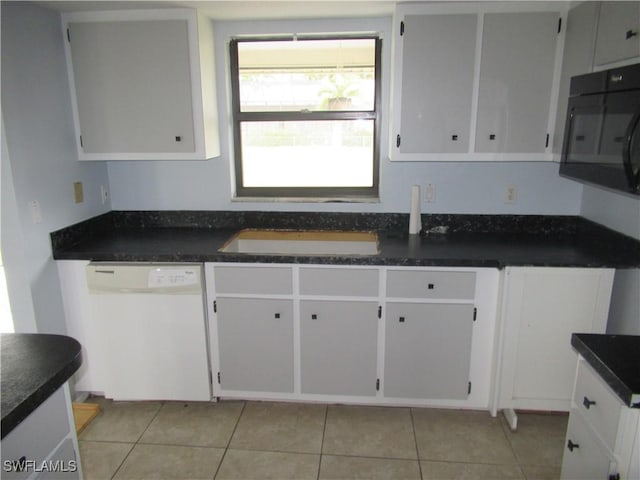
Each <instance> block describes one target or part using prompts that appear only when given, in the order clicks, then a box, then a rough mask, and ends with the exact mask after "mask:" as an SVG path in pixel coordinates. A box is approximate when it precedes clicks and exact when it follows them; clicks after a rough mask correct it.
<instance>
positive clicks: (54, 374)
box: [0, 333, 82, 438]
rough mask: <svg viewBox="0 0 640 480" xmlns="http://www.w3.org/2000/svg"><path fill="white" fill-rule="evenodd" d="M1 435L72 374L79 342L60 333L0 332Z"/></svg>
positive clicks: (79, 360) (78, 355) (77, 364)
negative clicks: (0, 363) (0, 333)
mask: <svg viewBox="0 0 640 480" xmlns="http://www.w3.org/2000/svg"><path fill="white" fill-rule="evenodd" d="M0 348H1V359H0V360H1V362H2V366H1V367H0V368H1V372H0V373H1V380H0V382H1V388H2V438H4V437H5V436H6V435H7V434H8V433H9V432H11V431H12V430H13V429H14V428H15V427H17V426H18V425H19V424H20V422H22V421H23V420H24V419H25V418H27V417H28V416H29V415H30V414H31V413H32V412H33V411H34V410H35V409H36V408H38V407H39V406H40V405H41V404H42V403H43V402H44V401H45V400H46V399H47V398H49V397H50V396H51V395H52V394H53V393H54V392H55V391H56V390H57V389H58V388H60V387H61V386H62V385H63V384H64V383H65V382H66V381H67V380H68V379H69V377H71V375H73V374H74V373H75V371H76V370H77V369H78V368H79V367H80V364H81V363H82V354H81V348H80V344H79V343H78V342H77V341H76V340H74V339H73V338H71V337H66V336H64V335H46V334H39V333H3V334H2V335H0Z"/></svg>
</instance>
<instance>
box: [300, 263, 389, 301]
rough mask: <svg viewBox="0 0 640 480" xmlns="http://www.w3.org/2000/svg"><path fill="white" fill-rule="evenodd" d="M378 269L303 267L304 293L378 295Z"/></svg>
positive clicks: (301, 284)
mask: <svg viewBox="0 0 640 480" xmlns="http://www.w3.org/2000/svg"><path fill="white" fill-rule="evenodd" d="M378 288H379V287H378V270H376V269H364V268H301V269H300V293H301V294H302V295H332V296H345V297H348V296H353V297H377V296H378Z"/></svg>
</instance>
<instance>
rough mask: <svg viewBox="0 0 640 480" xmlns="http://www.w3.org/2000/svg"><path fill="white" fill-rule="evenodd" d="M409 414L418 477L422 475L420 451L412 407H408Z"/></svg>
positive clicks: (421, 477)
mask: <svg viewBox="0 0 640 480" xmlns="http://www.w3.org/2000/svg"><path fill="white" fill-rule="evenodd" d="M409 416H410V417H411V429H412V430H413V443H414V445H415V447H416V458H417V460H418V471H419V472H420V479H421V480H422V479H423V478H424V477H423V475H422V464H421V463H420V451H419V450H418V436H417V434H416V424H415V419H414V418H413V408H411V407H409Z"/></svg>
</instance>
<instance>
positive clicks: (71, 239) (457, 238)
mask: <svg viewBox="0 0 640 480" xmlns="http://www.w3.org/2000/svg"><path fill="white" fill-rule="evenodd" d="M422 220H423V225H425V226H426V227H427V228H431V227H434V226H439V225H446V226H448V227H449V231H448V233H447V234H445V235H442V234H431V235H427V236H422V237H417V238H415V236H409V235H408V234H407V230H408V228H407V225H408V215H406V214H357V213H317V212H204V211H195V212H194V211H169V212H131V211H126V212H125V211H113V212H109V213H107V214H104V215H101V216H99V217H95V218H92V219H89V220H87V221H85V222H81V223H79V224H76V225H73V226H71V227H67V228H64V229H61V230H59V231H57V232H53V233H52V234H51V238H52V246H53V257H54V259H56V260H65V259H66V260H93V261H115V262H118V261H122V262H262V263H315V264H353V265H397V266H453V267H457V266H461V267H492V268H503V267H505V266H554V267H596V268H597V267H602V268H605V267H606V268H637V267H640V242H638V241H636V240H634V239H632V238H630V237H626V236H624V235H622V234H619V233H617V232H614V231H612V230H609V229H607V228H605V227H602V226H600V225H598V224H595V223H593V222H589V221H587V220H585V219H582V218H581V217H571V216H569V217H562V216H537V215H520V216H514V215H423V216H422ZM243 228H276V229H278V228H281V229H321V230H322V229H339V230H375V231H377V232H378V234H379V241H380V253H379V254H378V255H366V256H362V255H330V256H327V255H323V256H321V255H315V256H311V255H304V256H303V255H298V256H292V255H252V254H238V253H223V252H219V251H218V249H219V248H220V247H222V246H223V245H224V243H225V242H226V241H227V240H228V239H229V237H231V235H233V234H234V233H235V232H237V231H238V230H240V229H243Z"/></svg>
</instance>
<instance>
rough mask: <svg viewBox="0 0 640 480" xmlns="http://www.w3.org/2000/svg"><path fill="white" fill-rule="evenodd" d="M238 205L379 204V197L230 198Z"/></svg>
mask: <svg viewBox="0 0 640 480" xmlns="http://www.w3.org/2000/svg"><path fill="white" fill-rule="evenodd" d="M231 201H232V202H238V203H250V202H257V203H380V197H356V198H353V197H232V198H231Z"/></svg>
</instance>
